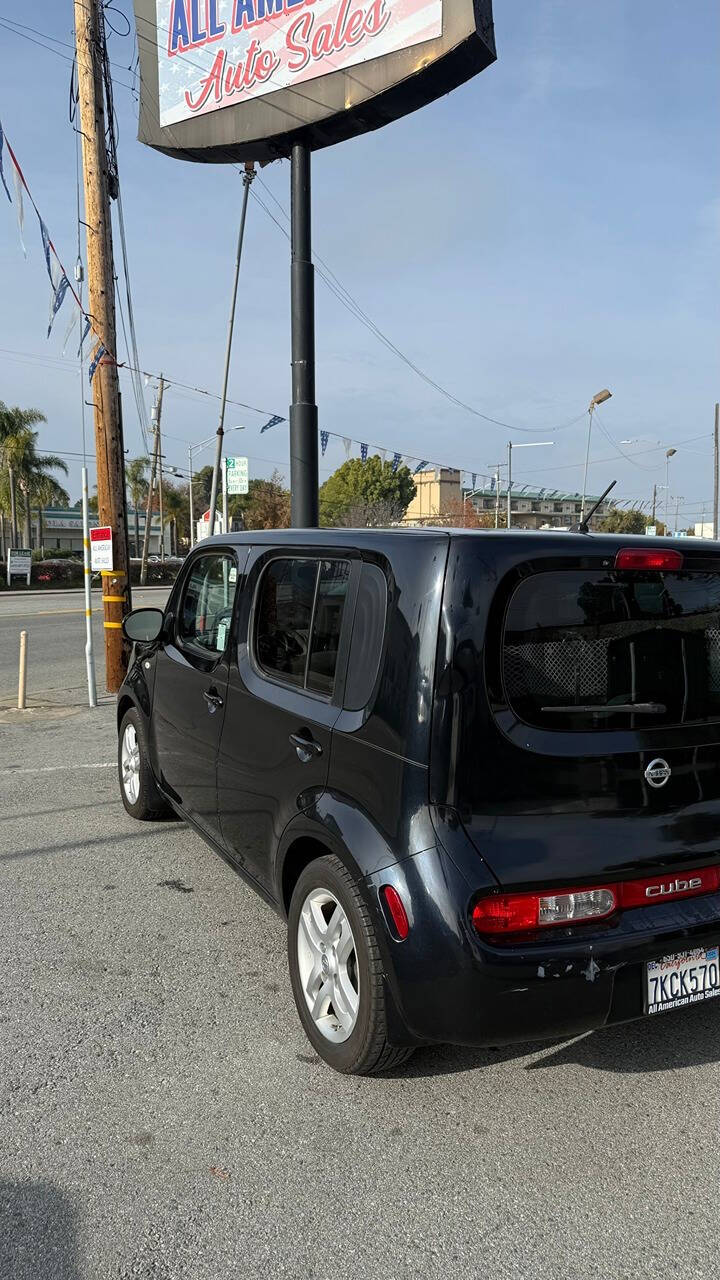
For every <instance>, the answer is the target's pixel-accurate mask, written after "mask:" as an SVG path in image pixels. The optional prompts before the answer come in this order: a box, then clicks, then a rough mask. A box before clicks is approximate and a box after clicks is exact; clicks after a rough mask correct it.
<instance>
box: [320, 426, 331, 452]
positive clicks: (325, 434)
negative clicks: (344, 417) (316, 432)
mask: <svg viewBox="0 0 720 1280" xmlns="http://www.w3.org/2000/svg"><path fill="white" fill-rule="evenodd" d="M329 439H330V432H329V431H321V432H320V451H321V453H322V456H323V458H324V457H325V450H326V449H327V447H328V440H329Z"/></svg>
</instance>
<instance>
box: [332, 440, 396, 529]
mask: <svg viewBox="0 0 720 1280" xmlns="http://www.w3.org/2000/svg"><path fill="white" fill-rule="evenodd" d="M414 497H415V481H414V480H413V478H412V474H411V472H410V470H409V469H408V467H405V466H401V467H398V468H397V470H396V471H393V469H392V464H391V463H389V462H382V461H381V459H380V457H379V456H378V455H377V454H373V455H372V457H370V458H368V459H367V461H366V462H363V461H362V460H361V459H360V458H349V459H348V461H347V462H344V463H343V464H342V466H341V467H338V469H337V471H335V472H333V474H332V475H331V476H330V477H329V478H328V479H327V480H326V481H325V483H324V484H323V485H322V486H321V488H320V523H321V524H323V525H356V526H359V527H368V526H373V525H387V524H395V523H397V522H398V521H399V520H402V518H403V516H404V515H405V512H406V511H407V509H408V507H409V505H410V503H411V502H412V500H413V498H414Z"/></svg>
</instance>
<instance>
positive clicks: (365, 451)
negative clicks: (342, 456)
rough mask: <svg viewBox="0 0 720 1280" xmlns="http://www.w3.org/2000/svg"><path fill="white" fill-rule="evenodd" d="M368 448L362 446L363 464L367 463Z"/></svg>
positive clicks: (361, 456)
mask: <svg viewBox="0 0 720 1280" xmlns="http://www.w3.org/2000/svg"><path fill="white" fill-rule="evenodd" d="M367 453H368V447H367V445H366V444H361V445H360V458H361V460H362V461H363V462H367Z"/></svg>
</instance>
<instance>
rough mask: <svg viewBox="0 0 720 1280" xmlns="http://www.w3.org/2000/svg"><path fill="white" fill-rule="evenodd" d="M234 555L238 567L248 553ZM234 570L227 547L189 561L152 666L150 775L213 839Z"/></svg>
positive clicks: (216, 834)
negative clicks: (152, 758)
mask: <svg viewBox="0 0 720 1280" xmlns="http://www.w3.org/2000/svg"><path fill="white" fill-rule="evenodd" d="M240 554H241V555H242V558H243V562H244V560H245V558H246V557H247V551H246V549H245V548H242V550H241V552H240ZM240 568H241V566H240V564H239V561H238V552H237V550H236V549H234V548H232V547H226V548H213V550H212V551H210V550H208V551H204V552H201V553H200V554H199V555H196V556H194V557H193V559H192V562H191V563H190V564H188V566H187V569H186V571H185V573H184V576H183V580H182V583H181V584H180V587H179V591H178V594H177V596H176V603H175V605H174V607H173V610H172V617H170V618H169V619H168V636H167V638H166V640H165V641H164V643H163V644H161V645H160V646H159V648H158V651H157V655H156V659H155V661H156V674H155V687H154V694H153V710H152V721H151V727H152V741H153V746H154V752H155V769H156V773H157V776H158V777H159V778H160V780H161V783H162V786H163V787H164V789H165V790H166V791H167V792H168V793H169V794H170V795H171V796H172V798H173V800H174V801H175V803H176V804H178V805H179V806H180V807H181V808H182V810H183V812H185V813H186V814H187V815H188V817H190V818H192V819H193V821H194V822H196V823H197V824H198V826H200V827H201V828H202V829H203V831H205V832H206V833H207V834H208V835H209V836H211V838H213V839H215V840H218V839H219V837H220V833H219V826H218V816H217V780H216V764H217V753H218V746H219V742H220V730H221V728H222V723H223V719H224V715H225V700H226V696H227V680H228V664H227V659H226V651H227V648H228V642H229V637H230V631H231V622H232V615H233V605H234V600H235V593H236V590H237V583H238V578H239V574H240Z"/></svg>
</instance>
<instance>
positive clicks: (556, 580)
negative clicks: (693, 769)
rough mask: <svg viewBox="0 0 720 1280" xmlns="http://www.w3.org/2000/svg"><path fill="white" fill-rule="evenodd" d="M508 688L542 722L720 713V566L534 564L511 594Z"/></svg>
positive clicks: (636, 724) (636, 720)
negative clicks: (634, 569) (647, 568)
mask: <svg viewBox="0 0 720 1280" xmlns="http://www.w3.org/2000/svg"><path fill="white" fill-rule="evenodd" d="M503 672H504V682H505V692H506V696H507V699H508V702H509V704H510V705H511V707H512V708H513V710H514V711H515V712H516V714H517V715H518V716H519V717H520V718H521V719H522V720H524V721H526V722H527V723H528V724H532V725H537V726H539V727H541V728H543V729H563V730H573V729H576V730H588V729H591V730H592V729H620V728H648V729H649V728H654V727H655V726H658V725H667V724H673V725H678V724H684V723H686V722H691V721H695V722H697V721H704V720H717V719H718V718H720V574H714V573H660V572H654V573H650V572H647V573H618V572H607V571H603V570H597V571H595V570H590V571H578V570H567V571H563V572H550V573H538V574H535V575H534V576H533V577H531V578H527V579H525V581H523V582H521V583H520V584H519V586H518V587H517V588H516V590H515V592H514V594H513V596H512V597H511V600H510V604H509V607H508V611H507V614H506V619H505V631H504V638H503Z"/></svg>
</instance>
